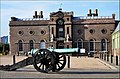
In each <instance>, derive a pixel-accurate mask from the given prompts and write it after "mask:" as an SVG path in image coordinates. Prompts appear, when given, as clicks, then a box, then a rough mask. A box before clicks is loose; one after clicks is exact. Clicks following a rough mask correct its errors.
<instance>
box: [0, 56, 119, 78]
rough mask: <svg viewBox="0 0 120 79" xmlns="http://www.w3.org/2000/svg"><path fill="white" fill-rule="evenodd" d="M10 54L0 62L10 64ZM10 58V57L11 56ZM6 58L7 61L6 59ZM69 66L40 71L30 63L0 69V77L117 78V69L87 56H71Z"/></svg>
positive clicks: (18, 58)
mask: <svg viewBox="0 0 120 79" xmlns="http://www.w3.org/2000/svg"><path fill="white" fill-rule="evenodd" d="M10 58H11V56H8V57H6V56H0V59H1V60H3V59H4V61H6V62H3V61H2V62H1V63H0V64H8V63H9V64H10V63H11V64H12V61H10ZM24 58H26V57H24V56H19V57H17V58H16V59H17V61H20V60H22V59H24ZM11 59H12V58H11ZM7 60H8V61H7ZM70 60H71V65H70V68H67V65H66V67H65V68H64V69H63V70H62V71H59V72H54V73H53V72H50V73H41V72H38V71H36V70H35V69H34V67H33V66H32V65H30V66H27V67H24V68H20V69H17V70H16V71H0V78H1V79H2V78H15V79H16V78H44V79H46V78H51V79H54V78H74V79H75V78H79V79H80V78H84V79H86V78H92V79H93V78H94V79H97V78H100V79H102V78H107V79H110V78H112V79H119V78H120V72H119V69H117V68H115V67H113V66H111V65H109V64H107V63H105V62H103V61H101V60H99V59H97V58H89V57H79V58H76V57H71V59H70Z"/></svg>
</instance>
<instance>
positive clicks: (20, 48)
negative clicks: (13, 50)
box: [18, 40, 23, 51]
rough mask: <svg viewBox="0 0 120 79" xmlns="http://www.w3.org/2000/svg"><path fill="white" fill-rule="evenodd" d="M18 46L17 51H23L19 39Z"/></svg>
mask: <svg viewBox="0 0 120 79" xmlns="http://www.w3.org/2000/svg"><path fill="white" fill-rule="evenodd" d="M18 46H19V47H18V50H19V51H23V43H22V40H19V41H18Z"/></svg>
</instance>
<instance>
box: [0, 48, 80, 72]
mask: <svg viewBox="0 0 120 79" xmlns="http://www.w3.org/2000/svg"><path fill="white" fill-rule="evenodd" d="M73 52H76V53H78V52H79V48H64V49H54V48H48V49H32V50H31V51H30V52H28V54H31V55H32V56H31V57H28V58H26V59H24V60H22V61H20V62H17V63H15V64H13V65H6V66H3V65H2V66H0V70H6V71H12V70H16V69H18V68H22V67H25V66H28V65H33V66H34V68H35V69H36V70H37V71H39V72H44V73H48V72H50V71H52V72H57V71H60V70H62V69H63V68H64V67H65V65H66V55H68V54H72V53H73Z"/></svg>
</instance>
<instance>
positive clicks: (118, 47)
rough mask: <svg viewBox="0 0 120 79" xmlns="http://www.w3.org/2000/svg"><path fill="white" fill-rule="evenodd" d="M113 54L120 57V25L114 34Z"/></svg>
mask: <svg viewBox="0 0 120 79" xmlns="http://www.w3.org/2000/svg"><path fill="white" fill-rule="evenodd" d="M112 53H113V56H119V57H120V23H119V24H118V25H117V27H116V29H115V31H114V32H113V33H112Z"/></svg>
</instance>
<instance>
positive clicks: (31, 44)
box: [29, 40, 34, 50]
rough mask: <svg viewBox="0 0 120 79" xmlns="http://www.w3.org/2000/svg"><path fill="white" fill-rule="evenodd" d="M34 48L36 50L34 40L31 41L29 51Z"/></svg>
mask: <svg viewBox="0 0 120 79" xmlns="http://www.w3.org/2000/svg"><path fill="white" fill-rule="evenodd" d="M33 48H34V42H33V40H30V41H29V49H30V50H31V49H33Z"/></svg>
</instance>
